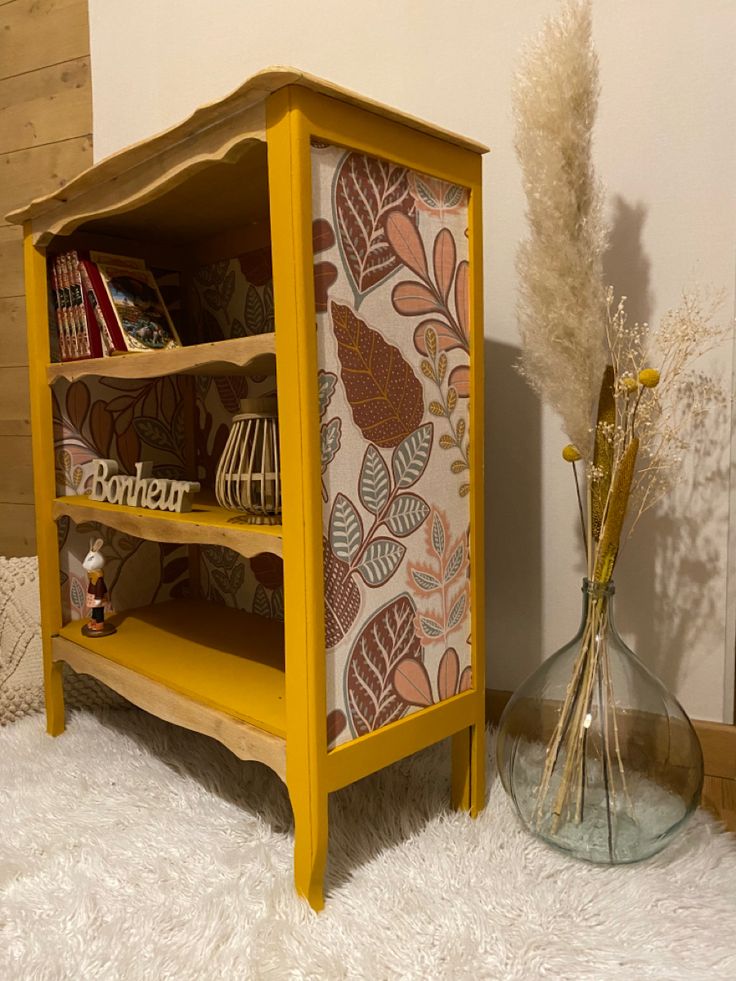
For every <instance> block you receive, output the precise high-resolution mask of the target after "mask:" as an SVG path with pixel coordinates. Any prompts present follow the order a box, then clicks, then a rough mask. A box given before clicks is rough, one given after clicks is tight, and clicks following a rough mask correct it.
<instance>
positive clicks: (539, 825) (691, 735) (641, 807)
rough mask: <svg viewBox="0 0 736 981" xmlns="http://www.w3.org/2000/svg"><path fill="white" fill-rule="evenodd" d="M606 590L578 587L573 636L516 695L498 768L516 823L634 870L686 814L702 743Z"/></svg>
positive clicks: (593, 858)
mask: <svg viewBox="0 0 736 981" xmlns="http://www.w3.org/2000/svg"><path fill="white" fill-rule="evenodd" d="M613 593H614V588H613V584H612V583H608V584H605V585H604V584H599V583H595V582H588V581H587V580H585V581H584V583H583V619H582V624H581V627H580V630H579V632H578V634H577V635H576V636H575V637H574V638H573V639H572V640H571V641H570V643H569V644H566V645H565V646H564V647H563V648H562V649H561V650H559V651H557V653H556V654H553V655H552V657H550V658H549V659H548V660H547V661H545V662H544V664H542V666H541V667H540V668H539V669H538V670H537V671H535V672H534V674H532V675H531V676H530V677H529V678H528V679H527V680H526V681H525V682H524V684H523V685H522V686H521V687H520V688H519V689H517V691H516V692H515V693H514V695H513V696H512V698H511V700H510V701H509V703H508V705H507V706H506V709H505V711H504V713H503V715H502V717H501V721H500V723H499V729H498V737H497V743H496V757H497V762H498V769H499V773H500V776H501V780H502V781H503V785H504V787H505V789H506V792H507V793H508V794H509V796H510V798H511V800H512V801H513V803H514V806H515V807H516V811H517V812H518V815H519V817H520V818H521V821H522V822H523V824H524V825H525V826H526V827H527V828H528V829H529V831H531V832H532V833H533V834H535V835H537V836H538V837H540V838H542V839H543V840H544V841H546V842H548V843H549V844H551V845H554V846H556V847H557V848H560V849H562V850H563V851H566V852H569V853H570V854H571V855H574V856H575V857H577V858H581V859H585V860H587V861H590V862H601V863H606V864H611V865H615V864H622V863H625V862H638V861H640V860H641V859H644V858H648V857H649V856H650V855H654V854H655V853H656V852H658V851H660V850H661V849H662V848H664V847H665V845H666V844H667V843H668V842H669V841H671V840H672V838H673V837H674V836H675V835H676V834H677V832H678V830H679V829H680V828H682V826H683V825H684V824H685V822H686V821H687V819H688V818H689V817H690V815H691V814H692V813H693V811H694V810H695V808H696V807H697V805H698V802H699V800H700V793H701V790H702V786H703V754H702V751H701V748H700V743H699V742H698V737H697V736H696V734H695V731H694V729H693V727H692V725H691V723H690V720H689V719H688V717H687V715H686V714H685V711H684V709H683V708H682V706H681V705H680V703H679V702H678V701H677V699H676V698H675V697H674V696H673V695H672V694H670V692H668V691H667V689H666V688H665V686H664V685H663V684H662V683H661V682H660V681H659V680H658V679H657V678H655V676H654V675H653V674H652V673H651V672H650V671H649V670H648V669H647V668H646V667H645V666H644V665H643V664H642V662H641V661H640V660H639V659H638V658H637V656H636V655H635V654H634V653H633V651H631V650H630V649H629V648H628V647H627V646H626V644H625V643H624V642H623V640H622V639H621V637H619V635H618V633H617V631H616V628H615V626H614V622H613Z"/></svg>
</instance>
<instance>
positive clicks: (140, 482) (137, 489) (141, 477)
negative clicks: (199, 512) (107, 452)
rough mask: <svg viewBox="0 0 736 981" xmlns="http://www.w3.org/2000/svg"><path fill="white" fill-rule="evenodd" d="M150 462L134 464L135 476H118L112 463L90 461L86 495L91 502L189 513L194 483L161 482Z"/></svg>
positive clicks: (196, 487) (194, 488) (114, 463)
mask: <svg viewBox="0 0 736 981" xmlns="http://www.w3.org/2000/svg"><path fill="white" fill-rule="evenodd" d="M152 467H153V464H152V463H150V462H146V463H136V465H135V476H133V477H131V476H130V475H129V474H121V473H118V465H117V463H116V462H115V461H114V460H92V461H91V462H90V463H89V464H88V465H87V470H88V472H89V473H90V474H91V476H92V487H91V489H90V490H89V492H88V493H89V496H90V498H91V499H92V500H93V501H108V502H109V503H110V504H126V505H128V506H129V507H134V508H151V509H152V510H157V511H191V510H192V495H193V494H196V493H197V491H198V490H199V484H198V483H197V482H196V481H193V480H164V479H163V478H161V477H152V476H151V468H152Z"/></svg>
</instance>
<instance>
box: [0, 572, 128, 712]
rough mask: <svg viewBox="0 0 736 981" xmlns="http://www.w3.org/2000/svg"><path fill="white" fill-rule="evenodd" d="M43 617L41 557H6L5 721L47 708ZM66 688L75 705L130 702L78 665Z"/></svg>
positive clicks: (0, 665) (0, 690) (0, 652)
mask: <svg viewBox="0 0 736 981" xmlns="http://www.w3.org/2000/svg"><path fill="white" fill-rule="evenodd" d="M39 619H40V613H39V600H38V561H37V560H36V557H35V556H29V557H26V558H13V559H6V558H2V557H0V725H7V724H8V723H9V722H14V721H15V720H16V719H19V718H21V716H23V715H27V714H28V713H29V712H38V711H39V710H40V709H41V708H43V660H42V655H41V633H40V629H39ZM64 692H65V696H66V700H67V703H68V704H69V705H72V706H78V705H90V706H91V705H112V704H115V705H122V704H127V703H123V700H122V699H120V698H118V696H117V695H114V694H113V693H112V692H110V691H109V690H108V689H106V688H104V687H103V686H102V685H100V684H98V683H97V682H96V681H93V679H91V678H85V677H83V676H81V675H76V674H74V672H72V671H67V672H65V675H64Z"/></svg>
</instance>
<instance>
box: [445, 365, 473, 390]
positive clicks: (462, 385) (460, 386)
mask: <svg viewBox="0 0 736 981" xmlns="http://www.w3.org/2000/svg"><path fill="white" fill-rule="evenodd" d="M450 385H451V386H452V388H454V389H455V391H456V392H457V394H458V395H459V396H460V398H461V399H466V398H468V396H469V395H470V366H469V365H467V364H459V365H458V366H457V368H453V369H452V371H451V372H450Z"/></svg>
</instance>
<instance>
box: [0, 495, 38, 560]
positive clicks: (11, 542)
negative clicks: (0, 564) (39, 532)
mask: <svg viewBox="0 0 736 981" xmlns="http://www.w3.org/2000/svg"><path fill="white" fill-rule="evenodd" d="M35 521H36V513H35V510H34V508H33V505H32V504H3V503H0V529H2V542H3V554H4V555H7V556H12V555H35V554H36V529H35Z"/></svg>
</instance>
